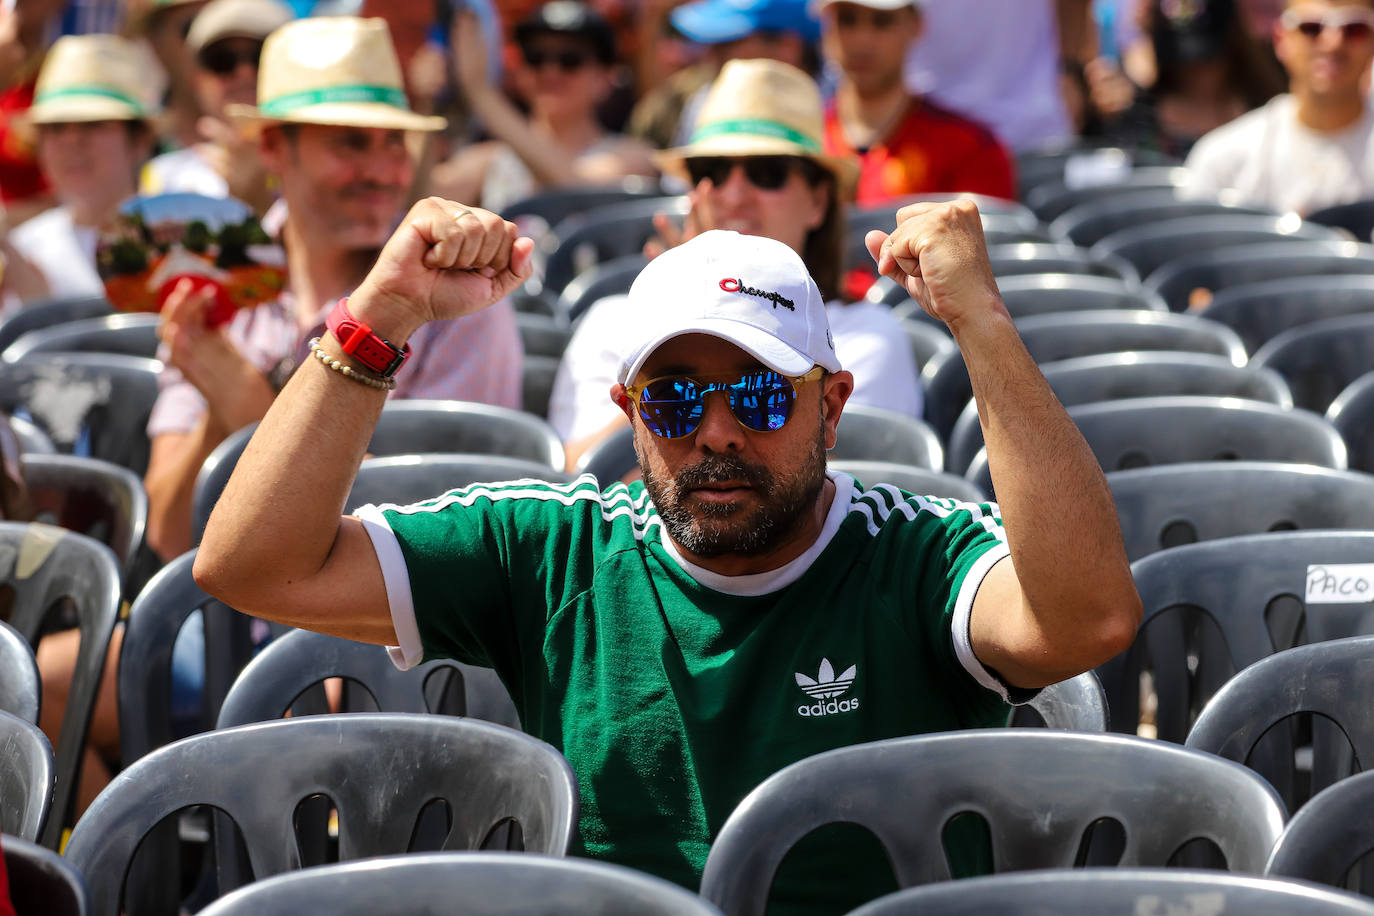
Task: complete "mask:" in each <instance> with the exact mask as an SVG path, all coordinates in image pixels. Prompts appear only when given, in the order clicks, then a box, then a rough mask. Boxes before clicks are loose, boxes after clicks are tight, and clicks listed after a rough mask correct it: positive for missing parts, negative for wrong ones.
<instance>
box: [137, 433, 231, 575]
mask: <svg viewBox="0 0 1374 916" xmlns="http://www.w3.org/2000/svg"><path fill="white" fill-rule="evenodd" d="M222 441H224V433H223V431H221V430H220V429H218V427H216V426H215V425H214V424H213V423H212V422H211V421H210V416H209V414H208V413H207V414H205V415H204V416H202V417H201V419H200V422H199V423H197V424H196V428H195V429H194V430H192V431H191V432H189V433H163V434H161V435H158V436H154V437H153V442H152V446H153V447H152V453H151V455H150V456H149V458H148V470H147V472H146V473H145V474H144V476H143V488H144V489H145V490H147V491H148V528H147V535H146V539H147V541H148V546H149V547H151V548H152V549H153V552H154V553H156V554H157V555H158V556H159V557H161V558H162V559H163V560H170V559H172V558H174V557H178V556H181V555H182V554H183V553H185V552H186V551H187V550H190V549H191V510H192V496H193V494H194V491H195V483H196V475H198V474H199V473H200V467H201V465H202V464H204V463H205V459H206V458H208V457H209V456H210V453H211V452H212V451H214V450H215V446H217V445H219V444H220V442H222Z"/></svg>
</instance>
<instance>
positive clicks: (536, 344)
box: [515, 312, 572, 357]
mask: <svg viewBox="0 0 1374 916" xmlns="http://www.w3.org/2000/svg"><path fill="white" fill-rule="evenodd" d="M515 323H516V325H517V326H518V327H519V328H520V343H521V344H522V345H523V346H524V348H525V355H526V356H555V357H557V356H562V355H563V350H564V348H566V347H567V346H568V339H569V338H571V337H572V331H571V330H570V329H569V328H568V325H567V323H566V322H564V321H560V320H559V319H557V318H554V317H551V316H549V315H536V314H533V313H531V312H516V313H515Z"/></svg>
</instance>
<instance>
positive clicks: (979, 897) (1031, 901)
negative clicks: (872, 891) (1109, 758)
mask: <svg viewBox="0 0 1374 916" xmlns="http://www.w3.org/2000/svg"><path fill="white" fill-rule="evenodd" d="M917 913H919V914H922V916H1021V914H1025V913H1055V914H1057V916H1146V914H1161V916H1162V914H1165V913H1178V914H1185V913H1186V914H1196V916H1201V914H1202V913H1218V914H1220V913H1245V914H1246V916H1291V914H1293V913H1306V914H1310V916H1374V902H1371V901H1369V900H1367V899H1365V898H1363V897H1357V896H1355V895H1354V894H1346V893H1341V892H1338V891H1332V890H1326V889H1323V888H1315V887H1311V886H1309V885H1305V884H1299V883H1297V882H1295V881H1284V880H1280V879H1276V878H1261V877H1258V876H1256V875H1232V874H1227V873H1226V872H1218V871H1193V870H1187V869H1181V868H1169V869H1144V868H1140V869H1137V868H1074V869H1051V870H1046V871H1037V872H1024V873H1020V874H1012V875H988V876H986V877H982V878H969V879H967V880H964V881H949V882H942V883H940V884H927V885H926V886H924V887H913V888H909V889H908V890H904V891H897V892H896V893H895V894H888V895H887V896H886V897H882V898H879V899H878V900H875V901H873V902H872V903H870V904H868V905H867V906H863V907H860V908H859V909H857V910H854V911H853V912H852V913H850V914H849V916H904V914H917Z"/></svg>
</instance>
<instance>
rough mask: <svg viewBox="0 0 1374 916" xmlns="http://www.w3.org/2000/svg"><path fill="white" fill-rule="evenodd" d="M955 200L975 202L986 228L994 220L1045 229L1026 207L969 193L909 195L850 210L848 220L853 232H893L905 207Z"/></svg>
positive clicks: (996, 198) (1023, 227)
mask: <svg viewBox="0 0 1374 916" xmlns="http://www.w3.org/2000/svg"><path fill="white" fill-rule="evenodd" d="M953 200H971V201H973V203H974V204H976V205H977V207H978V213H979V215H980V216H982V217H983V221H984V225H985V226H986V225H987V222H988V219H989V218H992V219H993V220H995V221H997V222H998V223H1001V224H1003V225H1016V226H1018V227H1020V228H1022V229H1026V230H1035V229H1039V228H1042V227H1041V224H1040V218H1039V217H1037V216H1036V215H1035V213H1033V212H1032V211H1031V209H1030V208H1029V207H1027V206H1026V205H1025V204H1023V203H1019V202H1017V201H1014V200H1005V199H1003V198H1001V197H989V196H988V195H986V194H973V193H969V192H966V191H953V192H948V191H941V192H934V193H923V194H908V195H905V196H903V197H895V198H892V199H890V200H885V201H883V202H882V203H878V204H866V205H863V206H855V207H850V208H849V210H848V213H847V214H846V218H847V221H848V223H849V228H851V229H854V228H857V227H863V228H865V229H882V230H883V231H885V232H891V231H892V230H893V229H894V228H895V227H896V225H897V211H898V210H900V209H902V208H903V207H906V206H909V205H910V204H914V203H946V202H948V201H953Z"/></svg>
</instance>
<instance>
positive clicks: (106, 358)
mask: <svg viewBox="0 0 1374 916" xmlns="http://www.w3.org/2000/svg"><path fill="white" fill-rule="evenodd" d="M161 371H162V363H160V362H158V361H157V360H155V359H144V358H143V357H138V356H124V355H121V354H113V353H62V354H55V353H43V354H35V355H34V356H33V357H32V358H31V359H26V360H23V361H22V362H18V363H0V410H4V411H5V412H7V413H14V412H15V410H16V409H18V408H21V407H22V408H23V409H25V410H26V411H27V412H28V414H29V416H30V417H31V418H32V420H33V421H34V422H35V423H37V424H38V426H39V427H40V428H41V429H42V430H43V432H45V433H47V434H48V437H49V438H51V439H52V440H53V442H55V443H56V444H57V447H58V449H59V450H60V451H62V452H66V453H70V452H71V451H72V450H73V448H74V447H75V446H76V445H77V443H78V441H79V440H82V441H83V443H84V445H85V446H86V447H87V448H88V451H89V454H90V456H91V457H93V458H101V459H104V460H105V461H110V462H113V463H114V464H117V465H119V466H120V467H125V468H128V469H129V470H131V471H133V472H134V473H135V474H139V475H142V474H143V472H144V471H145V470H147V467H148V451H149V448H150V446H149V443H148V436H147V433H146V432H145V431H144V430H145V428H146V427H147V425H148V415H149V414H151V413H152V411H153V402H154V401H156V400H157V394H158V391H157V377H158V373H159V372H161ZM87 439H88V440H89V441H88V442H86V441H85V440H87Z"/></svg>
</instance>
